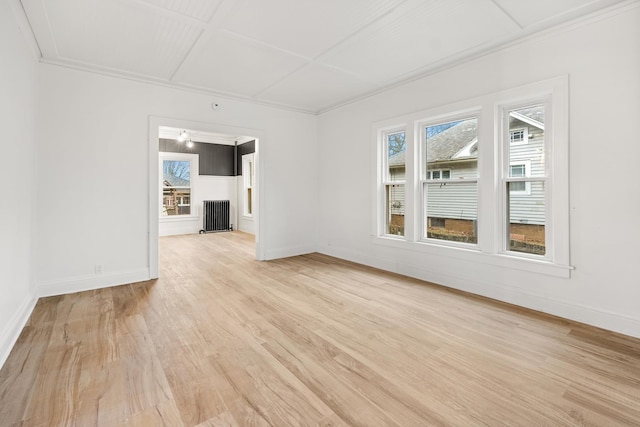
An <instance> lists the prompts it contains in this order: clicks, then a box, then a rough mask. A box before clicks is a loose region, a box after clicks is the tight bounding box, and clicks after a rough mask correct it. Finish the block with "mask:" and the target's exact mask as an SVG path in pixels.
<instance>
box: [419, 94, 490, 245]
mask: <svg viewBox="0 0 640 427" xmlns="http://www.w3.org/2000/svg"><path fill="white" fill-rule="evenodd" d="M481 114H482V111H481V109H480V108H477V107H476V108H472V109H466V110H463V111H459V112H455V113H453V114H448V115H438V116H437V117H434V118H427V119H422V120H419V121H418V122H417V126H418V127H419V128H420V133H419V135H420V143H419V150H420V159H421V161H420V168H421V171H420V172H421V173H420V177H421V179H420V182H419V191H420V208H419V211H418V212H416V218H415V222H417V221H419V224H416V230H419V232H420V235H419V236H416V241H419V242H425V243H431V244H434V245H439V246H453V247H460V248H469V247H470V248H475V247H477V244H476V243H463V242H455V241H451V240H444V239H434V238H430V237H427V221H426V218H427V214H428V212H426V211H425V207H426V202H427V200H426V199H425V193H426V190H425V188H426V187H427V184H433V181H434V180H433V179H429V178H428V172H429V171H428V170H427V149H426V146H427V145H426V144H427V135H426V132H425V131H424V130H425V129H426V128H427V127H429V126H435V125H438V124H446V123H451V122H455V121H461V120H468V119H472V118H474V119H476V120H477V121H478V122H477V124H478V129H477V134H476V138H474V140H473V141H472V143H471V144H469V147H471V145H473V144H475V143H477V140H478V138H477V135H479V134H480V129H481V122H480V115H481ZM477 161H478V162H479V161H480V156H478V160H477ZM478 164H479V163H478ZM449 170H450V169H449ZM479 175H480V172H479V169H478V174H477V176H476V177H474V178H459V179H452V178H451V175H449V178H448V179H444V178H440V179H437V180H435V181H437V182H438V183H443V184H446V183H447V182H451V183H452V184H453V185H455V184H456V183H463V182H467V183H469V182H475V183H477V184H478V185H479ZM476 212H477V213H478V218H477V221H479V218H480V209H479V208H476Z"/></svg>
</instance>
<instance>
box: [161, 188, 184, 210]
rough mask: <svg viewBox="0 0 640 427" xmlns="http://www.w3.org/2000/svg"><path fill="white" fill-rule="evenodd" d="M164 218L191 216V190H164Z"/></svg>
mask: <svg viewBox="0 0 640 427" xmlns="http://www.w3.org/2000/svg"><path fill="white" fill-rule="evenodd" d="M161 214H162V216H172V215H191V189H190V188H170V187H164V188H163V189H162V213H161Z"/></svg>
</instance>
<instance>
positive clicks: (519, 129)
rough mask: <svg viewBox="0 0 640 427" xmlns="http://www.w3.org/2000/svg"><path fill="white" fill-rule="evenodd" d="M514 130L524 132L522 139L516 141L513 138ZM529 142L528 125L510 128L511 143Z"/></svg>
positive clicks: (521, 143) (522, 143)
mask: <svg viewBox="0 0 640 427" xmlns="http://www.w3.org/2000/svg"><path fill="white" fill-rule="evenodd" d="M514 132H522V140H521V141H514V140H513V138H512V134H513V133H514ZM528 143H529V128H528V127H520V128H515V129H509V144H510V145H525V144H528Z"/></svg>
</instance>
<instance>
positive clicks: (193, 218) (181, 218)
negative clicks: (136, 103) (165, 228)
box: [160, 215, 200, 223]
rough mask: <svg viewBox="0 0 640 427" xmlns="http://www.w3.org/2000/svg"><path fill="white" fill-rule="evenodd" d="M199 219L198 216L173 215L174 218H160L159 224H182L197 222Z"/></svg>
mask: <svg viewBox="0 0 640 427" xmlns="http://www.w3.org/2000/svg"><path fill="white" fill-rule="evenodd" d="M199 219H200V217H199V216H195V215H180V216H178V215H175V216H170V217H167V216H161V217H160V222H161V223H162V222H184V221H198V220H199Z"/></svg>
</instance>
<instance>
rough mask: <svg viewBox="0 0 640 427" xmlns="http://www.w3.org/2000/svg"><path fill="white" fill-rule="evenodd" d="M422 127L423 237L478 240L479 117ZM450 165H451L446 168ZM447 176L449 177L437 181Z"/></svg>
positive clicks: (465, 241) (455, 240)
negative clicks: (449, 167)
mask: <svg viewBox="0 0 640 427" xmlns="http://www.w3.org/2000/svg"><path fill="white" fill-rule="evenodd" d="M421 127H422V128H423V129H424V131H423V135H424V141H423V142H422V144H421V147H422V153H423V154H422V158H423V159H424V160H423V163H422V170H423V171H424V180H423V181H422V195H423V201H424V203H423V212H422V217H423V218H424V221H423V224H424V225H423V226H422V227H423V230H424V231H423V234H422V237H423V238H426V239H439V240H447V241H452V242H460V243H471V244H475V243H477V241H478V237H477V227H476V223H477V221H478V195H477V193H478V150H477V144H476V142H477V141H478V119H477V117H466V118H461V119H456V120H449V121H445V122H437V123H434V124H424V125H423V126H421ZM472 147H475V148H472ZM460 153H464V155H463V156H461V155H460ZM448 166H451V169H448V168H447V169H445V168H444V167H448ZM454 166H455V169H454V168H453V167H454ZM444 180H447V181H446V182H434V181H444ZM434 224H436V225H434Z"/></svg>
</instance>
